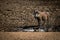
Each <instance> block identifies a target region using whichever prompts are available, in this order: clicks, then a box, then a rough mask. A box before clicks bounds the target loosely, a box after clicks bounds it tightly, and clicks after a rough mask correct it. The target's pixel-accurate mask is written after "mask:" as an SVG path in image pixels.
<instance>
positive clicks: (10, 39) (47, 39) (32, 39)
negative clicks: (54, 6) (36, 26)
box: [0, 32, 60, 40]
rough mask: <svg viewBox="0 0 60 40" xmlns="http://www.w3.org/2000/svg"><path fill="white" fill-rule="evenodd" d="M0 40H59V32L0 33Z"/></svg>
mask: <svg viewBox="0 0 60 40" xmlns="http://www.w3.org/2000/svg"><path fill="white" fill-rule="evenodd" d="M0 40H60V33H59V32H0Z"/></svg>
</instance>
